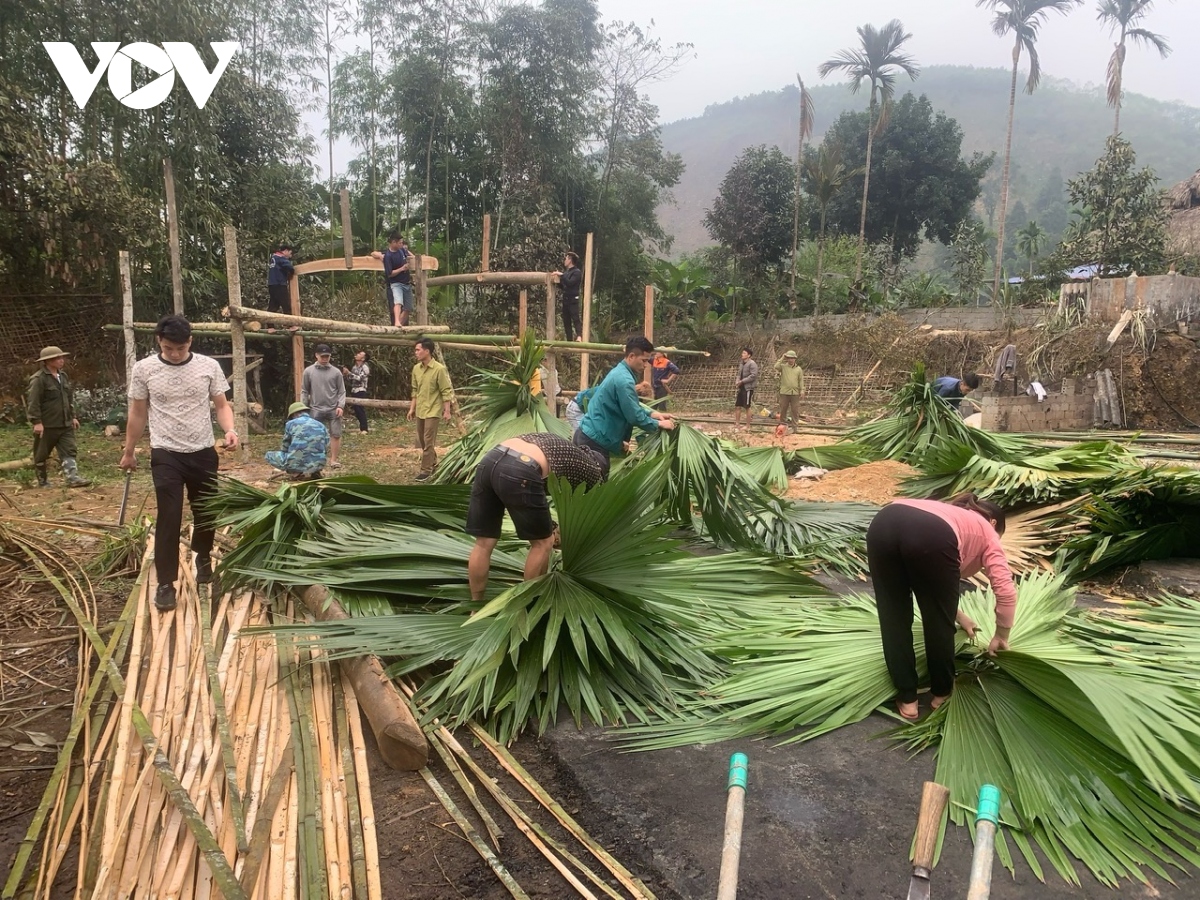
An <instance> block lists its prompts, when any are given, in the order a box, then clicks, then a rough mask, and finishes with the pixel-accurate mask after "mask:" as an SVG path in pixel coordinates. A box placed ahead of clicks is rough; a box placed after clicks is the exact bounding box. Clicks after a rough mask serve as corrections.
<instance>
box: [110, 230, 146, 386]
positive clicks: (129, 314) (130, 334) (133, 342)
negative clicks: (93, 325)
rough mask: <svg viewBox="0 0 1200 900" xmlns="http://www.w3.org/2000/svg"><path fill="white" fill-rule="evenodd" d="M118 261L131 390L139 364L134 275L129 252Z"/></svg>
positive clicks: (126, 370)
mask: <svg viewBox="0 0 1200 900" xmlns="http://www.w3.org/2000/svg"><path fill="white" fill-rule="evenodd" d="M117 260H118V268H119V269H120V272H121V324H122V326H123V327H124V331H125V389H126V390H129V379H130V377H131V376H132V375H133V364H134V363H136V362H137V336H136V334H135V333H134V330H133V274H132V273H131V272H130V271H129V251H128V250H122V251H121V252H120V253H118V254H117ZM151 331H153V329H151Z"/></svg>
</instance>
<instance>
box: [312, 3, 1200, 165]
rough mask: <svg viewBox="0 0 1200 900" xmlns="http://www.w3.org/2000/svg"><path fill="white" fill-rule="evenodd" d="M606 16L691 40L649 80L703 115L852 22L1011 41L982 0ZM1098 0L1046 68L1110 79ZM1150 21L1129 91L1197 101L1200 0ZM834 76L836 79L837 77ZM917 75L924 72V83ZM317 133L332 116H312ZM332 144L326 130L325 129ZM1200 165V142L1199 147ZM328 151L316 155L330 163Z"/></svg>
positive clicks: (1006, 44)
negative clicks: (1150, 41) (1155, 37)
mask: <svg viewBox="0 0 1200 900" xmlns="http://www.w3.org/2000/svg"><path fill="white" fill-rule="evenodd" d="M598 2H599V5H600V14H601V16H602V18H603V19H604V20H605V21H610V22H611V21H614V20H618V21H625V22H636V23H637V24H639V25H641V26H643V27H646V26H649V25H650V24H651V22H653V27H652V28H651V31H652V33H653V34H654V35H656V36H657V37H659V38H661V39H662V41H663V43H664V44H668V45H669V44H675V43H680V42H682V43H691V44H693V45H695V56H694V57H693V58H692V59H690V60H689V61H688V62H687V63H686V64H685V65H684V67H683V68H682V69H681V70H680V71H679V72H678V73H677V74H676V75H675V76H674V77H672V78H671V79H670V80H668V81H665V82H662V83H659V84H655V85H651V86H650V87H649V88H648V89H647V93H649V95H650V98H651V99H652V100H653V101H654V102H655V103H657V104H658V106H659V113H660V117H661V121H662V122H664V123H666V122H673V121H675V120H676V119H683V118H689V117H692V116H699V115H701V114H702V113H703V112H704V108H705V107H706V106H708V105H709V104H711V103H723V102H725V101H726V100H732V99H733V98H734V97H739V96H745V95H747V94H757V93H761V92H763V91H774V90H778V89H780V88H781V87H783V86H785V85H788V84H795V79H796V74H797V73H799V74H800V75H801V76H802V77H803V78H804V80H805V83H806V84H821V83H823V82H822V80H821V79H820V78H819V77H818V76H817V67H818V66H819V65H820V64H821V63H822V62H823V61H825V60H826V59H829V58H830V57H831V56H833V54H835V53H836V52H837V51H838V50H840V49H843V48H846V47H851V46H854V45H855V44H856V43H857V41H858V35H857V34H856V33H855V31H854V29H855V28H856V27H858V26H859V25H863V24H866V23H870V24H872V25H876V26H882V25H884V24H885V23H886V22H887V21H888V20H889V19H892V18H898V19H900V21H901V22H903V23H904V26H905V28H906V29H907V30H908V31H909V32H910V33H911V34H912V39H911V40H910V41H909V42H908V44H906V45H905V46H906V49H907V50H908V51H909V52H910V53H911V54H912V55H913V56H914V57H915V58H916V60H917V62H918V63H919V64H920V65H922V66H931V65H938V64H943V65H973V66H981V67H1000V68H1005V69H1007V68H1009V67H1010V66H1011V64H1012V63H1011V60H1012V56H1011V54H1012V41H1011V40H1009V39H1003V40H1002V39H1000V38H998V37H996V36H994V35H993V34H992V30H991V20H992V13H991V12H990V11H988V10H987V9H980V8H979V7H977V6H976V4H975V2H974V0H737V2H732V3H731V2H729V0H598ZM1096 6H1097V0H1084V3H1083V5H1082V6H1080V7H1079V8H1078V9H1076V10H1075V11H1074V12H1072V13H1071V14H1070V15H1067V16H1059V15H1055V16H1052V17H1051V19H1050V22H1049V23H1048V25H1047V26H1046V27H1045V28H1044V29H1043V31H1042V36H1041V39H1040V40H1039V42H1038V48H1039V53H1040V55H1041V58H1042V70H1043V72H1044V73H1046V74H1047V75H1051V76H1054V77H1056V78H1067V79H1070V80H1071V81H1074V82H1076V83H1077V84H1079V85H1087V84H1093V85H1099V84H1102V83H1103V82H1104V78H1105V69H1106V67H1107V65H1108V58H1109V56H1110V55H1111V54H1112V48H1113V39H1112V37H1111V36H1110V35H1109V34H1108V32H1107V31H1106V30H1104V29H1102V28H1101V26H1100V23H1099V22H1097V21H1096ZM1144 25H1145V27H1147V28H1149V29H1150V30H1151V31H1155V32H1157V33H1159V34H1161V35H1163V36H1165V37H1166V38H1167V40H1168V41H1169V42H1170V43H1171V46H1172V47H1173V48H1174V51H1175V52H1173V53H1172V54H1171V55H1170V56H1169V57H1168V58H1167V59H1165V60H1164V59H1161V58H1159V55H1158V53H1157V51H1155V50H1153V49H1150V50H1146V49H1142V48H1138V47H1133V48H1131V49H1130V51H1129V54H1128V56H1127V58H1126V61H1125V89H1126V90H1127V91H1131V92H1134V93H1138V94H1146V95H1148V96H1150V97H1154V98H1156V99H1159V100H1179V101H1183V102H1184V103H1189V104H1191V105H1193V106H1200V62H1198V61H1197V59H1196V56H1195V52H1194V51H1193V50H1191V49H1189V47H1188V42H1189V39H1190V38H1191V37H1192V36H1194V35H1195V34H1196V33H1198V32H1200V0H1158V2H1157V3H1155V5H1154V9H1153V11H1152V12H1151V13H1150V15H1149V16H1148V17H1147V19H1146V20H1145V22H1144ZM837 80H838V79H837V76H831V77H830V81H837ZM919 85H920V82H919V80H918V82H917V89H918V90H919V89H920V87H919ZM304 118H305V121H306V123H307V124H308V126H309V128H310V129H311V131H312V132H313V133H314V134H318V135H319V134H321V128H322V126H323V122H324V116H323V114H321V113H310V114H308V115H306V116H305V117H304ZM318 145H319V146H321V147H323V146H324V139H323V138H319V139H318ZM1196 152H1197V157H1198V163H1197V164H1200V147H1197V150H1196ZM353 154H354V149H353V148H352V147H351V146H350V145H349V142H348V141H345V140H341V141H338V143H337V145H336V147H335V166H336V168H337V169H338V170H339V171H344V170H345V167H346V164H347V163H348V161H349V160H350V158H351V156H353ZM324 159H325V153H324V151H323V150H322V151H321V152H319V153H318V154H317V156H316V159H315V160H313V161H314V163H316V165H317V167H318V169H319V171H321V172H322V173H323V172H324V170H325V168H326V167H325V165H323V161H324Z"/></svg>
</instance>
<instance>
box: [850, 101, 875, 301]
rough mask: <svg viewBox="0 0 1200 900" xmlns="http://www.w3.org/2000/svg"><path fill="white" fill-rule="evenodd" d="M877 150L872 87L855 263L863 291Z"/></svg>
mask: <svg viewBox="0 0 1200 900" xmlns="http://www.w3.org/2000/svg"><path fill="white" fill-rule="evenodd" d="M874 149H875V87H874V86H873V85H872V87H871V107H870V109H869V110H868V112H867V165H866V168H865V169H864V170H863V195H862V210H861V212H860V213H859V217H858V258H857V259H855V261H854V286H855V288H856V289H857V290H861V289H862V272H863V252H864V250H865V249H866V246H867V192H868V191H869V190H870V188H871V151H872V150H874Z"/></svg>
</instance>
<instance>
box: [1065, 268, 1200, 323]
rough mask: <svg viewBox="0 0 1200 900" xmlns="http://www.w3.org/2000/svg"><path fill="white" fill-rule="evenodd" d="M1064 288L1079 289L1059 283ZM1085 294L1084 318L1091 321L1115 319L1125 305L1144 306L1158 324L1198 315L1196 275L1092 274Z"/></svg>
mask: <svg viewBox="0 0 1200 900" xmlns="http://www.w3.org/2000/svg"><path fill="white" fill-rule="evenodd" d="M1068 289H1070V290H1071V291H1072V292H1073V293H1078V290H1079V288H1078V286H1077V285H1064V286H1063V290H1064V292H1066V291H1067V290H1068ZM1063 296H1066V294H1065V293H1064V294H1063ZM1087 298H1088V300H1087V302H1088V318H1089V319H1091V320H1092V321H1094V322H1116V321H1117V319H1119V318H1120V317H1121V313H1123V312H1125V310H1127V309H1145V310H1148V311H1149V312H1150V314H1151V315H1152V317H1153V319H1154V321H1155V323H1156V324H1158V325H1160V326H1165V325H1171V324H1173V323H1175V322H1181V321H1182V322H1191V321H1194V320H1197V319H1200V278H1188V277H1187V276H1184V275H1143V276H1139V277H1136V278H1134V277H1130V278H1096V279H1093V280H1092V282H1091V284H1090V285H1088V287H1087Z"/></svg>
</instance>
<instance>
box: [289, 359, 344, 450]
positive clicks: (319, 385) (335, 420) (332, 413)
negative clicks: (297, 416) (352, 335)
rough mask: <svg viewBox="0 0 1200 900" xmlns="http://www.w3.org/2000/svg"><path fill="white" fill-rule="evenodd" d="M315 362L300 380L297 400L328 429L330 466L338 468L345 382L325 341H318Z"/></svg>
mask: <svg viewBox="0 0 1200 900" xmlns="http://www.w3.org/2000/svg"><path fill="white" fill-rule="evenodd" d="M316 355H317V361H316V362H315V363H313V364H312V365H311V366H309V367H308V368H307V369H305V370H304V378H303V380H302V381H301V382H300V401H301V402H302V403H304V405H305V406H307V407H308V408H309V410H310V412H309V415H311V416H312V417H313V418H314V419H316V420H317V421H318V422H321V423H322V424H324V426H325V427H326V428H328V429H329V468H331V469H340V468H341V467H342V464H341V463H340V462H338V454H339V453H341V449H342V416H343V415H344V414H345V411H346V381H345V379H344V378H343V377H342V371H341V369H338V368H336V367H335V366H333V365H332V364H331V363H330V361H329V360H330V357H331V356H332V355H333V351H332V350H330V349H329V345H328V344H317V350H316Z"/></svg>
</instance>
